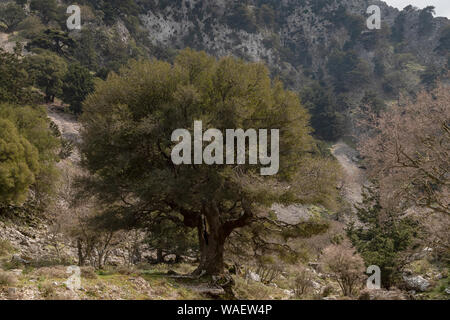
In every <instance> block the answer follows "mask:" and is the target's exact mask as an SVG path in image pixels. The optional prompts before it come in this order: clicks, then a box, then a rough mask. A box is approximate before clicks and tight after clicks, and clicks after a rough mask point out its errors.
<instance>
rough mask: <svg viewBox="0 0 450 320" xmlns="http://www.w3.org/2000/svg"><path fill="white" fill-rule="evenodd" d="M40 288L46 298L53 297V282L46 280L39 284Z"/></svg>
mask: <svg viewBox="0 0 450 320" xmlns="http://www.w3.org/2000/svg"><path fill="white" fill-rule="evenodd" d="M39 290H40V291H41V293H42V295H43V296H44V297H46V298H49V297H51V296H52V295H53V294H54V293H55V288H54V287H53V284H52V283H51V282H44V283H42V284H41V285H40V286H39Z"/></svg>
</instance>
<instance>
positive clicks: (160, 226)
mask: <svg viewBox="0 0 450 320" xmlns="http://www.w3.org/2000/svg"><path fill="white" fill-rule="evenodd" d="M147 232H148V234H147V239H146V240H147V243H148V245H149V246H150V248H152V249H156V250H158V253H159V255H160V256H159V257H158V260H160V261H158V262H163V261H164V257H165V256H167V255H175V256H177V257H179V256H182V255H187V256H193V257H196V256H197V254H198V249H199V247H198V237H197V233H196V231H195V230H194V229H190V228H187V227H185V226H183V225H178V224H177V223H175V222H173V221H170V220H163V221H159V222H156V223H153V224H152V225H151V226H149V227H147Z"/></svg>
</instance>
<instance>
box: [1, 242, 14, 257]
mask: <svg viewBox="0 0 450 320" xmlns="http://www.w3.org/2000/svg"><path fill="white" fill-rule="evenodd" d="M13 251H14V247H13V246H12V244H11V242H9V241H8V240H2V239H0V256H5V255H7V254H9V253H11V252H13Z"/></svg>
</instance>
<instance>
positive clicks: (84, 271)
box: [81, 267, 97, 279]
mask: <svg viewBox="0 0 450 320" xmlns="http://www.w3.org/2000/svg"><path fill="white" fill-rule="evenodd" d="M81 276H82V277H83V278H85V279H97V273H95V269H94V267H82V268H81Z"/></svg>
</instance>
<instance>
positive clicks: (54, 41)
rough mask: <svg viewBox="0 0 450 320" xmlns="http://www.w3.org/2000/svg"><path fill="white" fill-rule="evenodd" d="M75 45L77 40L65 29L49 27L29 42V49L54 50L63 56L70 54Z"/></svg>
mask: <svg viewBox="0 0 450 320" xmlns="http://www.w3.org/2000/svg"><path fill="white" fill-rule="evenodd" d="M74 47H75V41H74V40H73V39H72V38H70V37H69V34H68V33H67V32H64V31H59V30H55V29H47V30H45V31H44V33H42V34H39V35H38V36H37V37H36V38H34V39H32V41H31V42H29V43H28V44H27V49H28V50H33V49H34V48H40V49H45V50H50V51H53V52H55V53H57V54H59V55H61V56H68V55H70V54H71V53H72V50H73V48H74Z"/></svg>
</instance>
